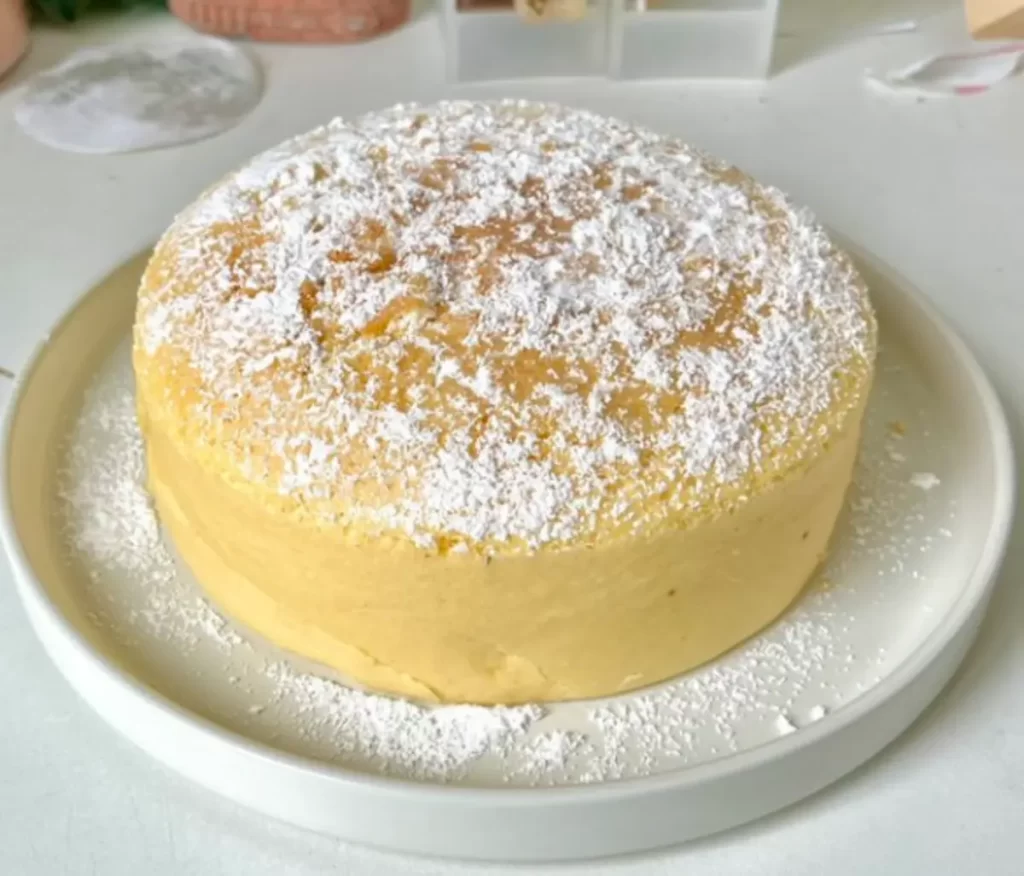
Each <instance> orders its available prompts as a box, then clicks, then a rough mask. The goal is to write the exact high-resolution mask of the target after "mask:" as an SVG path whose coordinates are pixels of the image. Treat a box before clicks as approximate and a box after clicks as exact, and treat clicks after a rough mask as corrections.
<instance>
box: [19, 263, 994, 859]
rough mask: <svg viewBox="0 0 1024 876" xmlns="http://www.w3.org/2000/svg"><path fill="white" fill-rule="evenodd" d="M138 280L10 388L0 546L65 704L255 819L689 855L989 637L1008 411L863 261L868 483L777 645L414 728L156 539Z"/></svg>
mask: <svg viewBox="0 0 1024 876" xmlns="http://www.w3.org/2000/svg"><path fill="white" fill-rule="evenodd" d="M143 261H144V257H139V258H137V259H135V260H133V261H131V262H129V263H128V264H126V265H124V266H122V267H121V268H119V269H118V270H117V271H115V272H114V273H113V274H112V275H111V276H110V277H108V278H107V279H106V280H104V281H103V282H102V283H100V284H99V285H98V286H97V287H96V288H94V289H93V290H91V291H90V292H89V293H88V294H87V295H86V296H85V297H84V298H83V299H82V300H81V301H80V303H79V304H78V305H77V306H76V307H75V308H74V309H73V310H72V311H71V312H70V313H69V314H68V315H67V316H66V317H65V318H64V319H63V320H62V321H61V323H60V324H59V325H58V326H57V328H56V329H55V330H54V332H53V334H52V335H51V337H50V338H49V339H48V340H47V342H46V343H45V344H44V345H43V346H42V347H41V348H40V350H39V351H38V352H37V354H36V355H35V357H34V358H33V360H32V362H31V364H30V365H29V366H28V367H27V369H26V370H25V372H24V373H23V374H22V375H21V378H20V381H19V385H18V388H17V390H16V393H15V396H14V398H13V399H12V402H11V406H10V410H9V414H8V420H7V428H6V435H5V438H6V444H5V447H4V455H3V466H2V468H3V475H4V483H3V497H2V502H0V523H2V533H3V537H4V541H5V543H6V546H7V549H8V553H9V555H10V557H11V561H12V564H13V566H14V569H15V572H16V578H17V582H18V587H19V591H20V593H21V597H22V599H23V601H24V603H25V606H26V608H27V610H28V613H29V616H30V618H31V621H32V623H33V625H34V626H35V628H36V630H37V632H38V634H39V636H40V638H41V639H42V641H43V643H44V644H45V646H46V648H47V650H48V651H49V653H50V655H51V656H52V658H53V659H54V661H55V662H56V664H57V665H58V666H59V668H60V669H61V671H62V672H63V673H64V674H65V676H66V677H67V678H68V680H69V681H70V682H71V684H72V685H73V686H74V687H75V688H77V689H78V691H79V692H80V693H81V694H82V695H83V696H84V697H85V698H86V699H87V700H88V701H89V702H90V703H91V704H92V705H93V706H94V707H95V708H96V710H97V711H98V712H99V713H100V714H102V715H103V716H104V717H105V718H106V719H107V720H108V721H109V722H110V723H111V724H112V725H114V726H115V727H116V728H118V729H119V730H120V731H121V732H123V733H124V734H125V735H126V736H128V737H129V738H130V739H132V740H133V741H135V742H136V743H137V744H138V745H140V746H141V747H143V748H144V749H146V750H147V751H149V752H150V753H151V754H152V755H154V756H155V757H157V758H159V759H160V760H162V761H164V762H165V763H167V764H168V765H170V766H171V767H173V768H174V769H176V770H178V771H180V772H181V773H183V774H185V775H186V776H188V777H190V778H192V779H193V780H195V781H197V782H200V783H202V784H204V785H206V786H207V787H209V788H211V789H212V790H214V791H217V792H219V793H221V794H224V795H226V796H228V797H231V798H233V799H235V800H237V801H239V802H241V803H243V804H245V805H248V806H251V807H253V808H255V809H258V810H261V811H263V812H265V813H267V814H269V815H272V816H274V817H277V818H281V819H284V820H286V821H290V822H293V823H295V824H299V825H302V826H305V827H309V828H312V829H314V830H318V831H323V832H327V833H332V834H336V835H338V836H340V837H343V838H346V839H351V840H356V841H360V842H365V843H370V844H374V845H379V846H386V847H389V848H392V849H400V850H406V851H413V852H421V853H428V854H439V855H452V856H461V857H474V858H493V859H510V860H542V859H559V858H571V857H586V856H599V855H608V854H615V853H622V852H628V851H634V850H640V849H646V848H652V847H656V846H661V845H666V844H670V843H675V842H680V841H683V840H686V839H691V838H694V837H697V836H702V835H705V834H708V833H712V832H714V831H718V830H722V829H724V828H727V827H730V826H733V825H736V824H740V823H742V822H745V821H748V820H750V819H753V818H756V817H758V816H760V815H763V814H765V813H767V812H770V811H772V810H775V809H778V808H781V807H783V806H786V805H788V804H790V803H792V802H794V801H796V800H798V799H800V798H801V797H804V796H806V795H808V794H811V793H813V792H814V791H816V790H818V789H820V788H822V787H824V786H825V785H827V784H829V783H830V782H833V781H834V780H835V779H837V778H838V777H840V776H841V775H843V774H844V773H846V772H848V771H850V770H851V769H853V768H854V767H856V766H857V765H859V764H861V763H862V762H863V761H865V760H866V759H867V758H869V757H870V756H871V755H873V754H874V753H876V752H877V751H879V750H880V749H881V748H882V747H883V746H885V745H886V744H887V743H888V742H890V741H891V740H892V739H893V738H895V737H896V736H897V735H898V734H899V733H900V732H901V731H903V730H904V729H905V728H906V727H907V726H908V725H909V724H910V723H911V722H912V721H913V720H914V718H916V717H917V715H918V714H920V712H921V711H922V709H923V708H924V707H925V706H926V705H927V703H928V702H929V701H930V700H931V699H932V698H933V697H934V696H935V695H936V694H937V693H938V692H939V690H940V689H941V688H942V686H943V685H944V684H945V682H946V681H947V680H948V679H949V677H950V675H951V674H952V673H953V671H954V669H955V668H956V666H957V665H958V664H959V662H960V660H961V659H962V657H963V655H964V653H965V651H966V650H967V648H968V646H969V645H970V643H971V641H972V639H973V638H974V635H975V633H976V632H977V629H978V625H979V621H980V619H981V616H982V613H983V611H984V609H985V605H986V603H987V601H988V597H989V593H990V591H991V587H992V583H993V580H994V577H995V572H996V570H997V567H998V564H999V561H1000V559H1001V556H1002V552H1003V548H1004V544H1005V542H1006V538H1007V533H1008V529H1009V525H1010V521H1011V516H1012V505H1013V489H1014V473H1013V465H1012V456H1011V448H1010V442H1009V437H1008V432H1007V427H1006V424H1005V421H1004V418H1003V414H1002V411H1001V410H1000V407H999V404H998V401H997V400H996V397H995V395H994V394H993V392H992V389H991V388H990V386H989V384H988V382H987V381H986V379H985V377H984V375H983V374H982V372H981V370H980V369H979V367H978V365H977V364H976V362H975V361H974V359H973V358H972V357H971V355H970V353H969V352H968V351H967V350H966V348H965V347H964V345H963V344H962V343H961V342H960V341H959V340H958V339H957V338H956V337H955V336H954V335H953V333H952V332H951V331H950V330H949V329H948V328H946V327H945V325H944V324H943V323H942V321H941V320H940V319H939V318H938V317H937V316H936V315H935V314H934V312H933V311H932V310H931V309H930V307H928V306H927V305H926V304H925V303H924V302H923V300H922V299H921V297H920V296H919V295H918V294H917V293H915V292H913V291H912V290H910V289H909V288H908V287H907V285H906V283H905V282H904V281H902V280H901V279H900V278H898V277H896V276H895V275H893V274H892V272H890V271H888V270H885V269H882V268H881V267H879V266H878V265H874V264H872V263H871V262H870V260H867V259H861V263H862V267H863V269H864V271H865V274H866V276H867V278H868V281H869V283H870V285H871V288H872V293H873V298H874V301H875V304H876V307H877V309H878V312H879V316H880V321H881V325H882V344H883V351H882V353H881V356H880V361H879V369H878V378H877V381H876V388H875V391H874V394H873V398H872V403H871V407H870V412H869V418H868V423H867V427H866V435H865V449H864V452H863V453H862V460H861V463H860V466H859V471H858V476H857V483H856V484H855V487H854V489H853V491H852V495H851V500H850V508H849V510H848V512H847V514H846V516H845V518H844V520H843V521H842V523H841V524H840V529H839V532H838V535H837V539H836V542H835V545H834V547H833V551H832V557H831V559H830V561H829V563H828V566H827V568H826V569H825V570H823V572H822V574H821V575H820V576H819V577H818V579H817V580H816V581H815V582H814V583H813V584H812V585H811V586H810V587H809V588H808V591H807V592H806V593H805V595H804V596H803V597H802V598H801V600H800V602H799V603H798V605H797V606H795V607H794V608H793V609H792V610H791V611H790V612H789V613H788V614H787V615H786V616H785V617H784V618H783V619H782V620H781V621H780V622H779V623H778V624H776V625H775V626H774V627H773V628H772V629H770V630H769V631H767V632H766V633H765V634H764V635H762V636H760V637H758V638H757V639H755V640H753V641H751V642H749V643H747V644H746V645H744V646H742V647H740V648H739V649H737V650H736V651H734V652H733V653H732V654H730V655H727V656H726V657H725V658H723V659H721V660H719V661H716V662H715V663H714V664H712V665H710V666H708V667H705V668H703V669H701V670H698V671H696V672H693V673H690V674H689V675H687V676H685V677H683V678H681V679H678V680H676V681H674V682H670V683H668V684H664V685H660V686H658V687H656V688H653V689H650V690H647V691H642V692H638V693H634V694H631V695H627V696H623V697H619V698H617V699H615V700H613V701H605V702H588V703H567V704H563V705H558V706H555V707H553V708H552V709H550V710H549V711H548V712H547V713H545V714H543V715H541V714H540V713H539V712H533V711H530V710H528V709H526V710H523V709H520V710H514V711H508V712H495V711H493V710H482V709H476V710H474V709H469V710H467V709H461V710H460V709H451V708H448V709H440V710H428V709H420V708H419V707H416V706H411V705H407V704H402V703H398V702H396V701H392V700H387V699H385V698H382V697H375V696H366V695H363V694H360V693H358V692H353V691H351V690H349V689H347V688H345V687H343V686H341V685H339V684H338V683H337V682H336V681H331V680H326V681H325V680H322V679H319V678H317V677H315V676H312V675H309V674H306V670H307V669H308V667H303V666H299V665H297V664H296V663H295V662H294V661H289V660H286V659H285V658H284V657H283V656H282V655H281V654H280V653H278V652H276V651H275V650H274V649H273V648H272V647H270V646H269V645H267V644H265V643H263V642H259V641H255V640H252V639H251V638H250V637H248V636H245V635H239V634H238V633H236V632H235V631H234V630H233V629H232V628H231V627H230V625H228V624H226V623H225V622H224V621H223V620H221V619H220V618H219V617H218V616H217V615H216V613H214V612H213V611H212V609H210V608H209V607H208V606H207V605H206V604H205V602H203V601H202V599H201V597H200V596H199V594H198V591H197V589H196V587H195V584H194V582H193V581H192V579H191V578H190V576H189V575H188V573H187V572H185V571H183V570H181V569H179V568H177V567H176V565H175V564H174V562H173V560H172V559H171V558H170V557H169V555H168V554H167V548H166V546H165V545H164V543H163V542H162V537H161V535H160V532H159V530H158V529H157V528H156V527H155V525H154V523H153V520H152V518H147V514H150V513H151V512H149V510H148V506H147V504H146V501H145V494H144V492H143V491H142V488H141V485H140V476H141V459H140V457H139V455H138V454H139V450H138V439H137V436H136V435H133V432H132V429H133V425H132V424H133V420H132V417H131V409H132V396H131V376H130V365H129V361H128V350H129V346H128V345H129V331H130V325H131V319H132V313H133V303H134V292H135V288H136V284H137V280H138V276H139V272H140V270H141V267H142V264H143ZM147 520H148V527H147ZM529 785H556V786H558V787H533V788H531V787H518V786H529Z"/></svg>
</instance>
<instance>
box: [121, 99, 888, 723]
mask: <svg viewBox="0 0 1024 876" xmlns="http://www.w3.org/2000/svg"><path fill="white" fill-rule="evenodd" d="M875 346H876V331H875V321H874V316H873V314H872V310H871V305H870V302H869V299H868V295H867V291H866V289H865V286H864V283H863V282H862V281H861V279H860V277H859V276H858V274H857V272H856V270H855V269H854V267H853V266H852V264H851V262H850V260H849V258H848V257H847V256H846V255H844V253H843V252H841V251H840V250H839V249H838V248H837V247H836V246H834V245H833V243H832V242H831V241H830V240H829V238H828V236H827V235H826V233H825V232H824V231H823V230H822V229H821V228H820V227H819V226H818V225H817V224H816V223H815V221H814V220H813V218H812V217H811V216H809V215H808V214H807V213H806V212H804V211H802V210H800V209H797V208H795V207H794V206H793V205H792V204H791V203H790V202H789V201H788V200H787V199H786V198H785V197H784V196H783V195H781V194H780V193H779V192H778V191H776V190H775V189H773V188H769V187H766V186H764V185H760V184H758V183H756V182H754V181H753V180H752V179H750V178H749V177H748V176H746V175H745V174H744V173H742V172H740V171H739V170H736V169H735V168H733V167H730V166H728V165H726V164H723V163H720V162H718V161H715V160H713V159H710V158H708V157H707V156H705V155H702V154H701V153H699V152H697V151H695V150H694V149H691V148H689V147H688V146H686V145H684V144H683V143H680V142H679V141H677V140H674V139H671V138H668V137H664V136H660V135H658V134H655V133H652V132H650V131H647V130H644V129H642V128H637V127H634V126H632V125H629V124H626V123H624V122H620V121H614V120H611V119H607V118H603V117H600V116H597V115H594V114H591V113H589V112H580V111H576V110H569V109H564V108H560V107H556V106H550V105H539V104H532V103H523V102H513V101H506V102H495V103H478V102H452V103H441V104H438V105H435V106H427V107H417V106H398V107H395V108H393V109H390V110H387V111H384V112H376V113H371V114H369V115H366V116H363V117H362V118H359V119H357V120H355V121H335V122H332V123H331V124H329V125H327V126H326V127H323V128H320V129H318V130H316V131H313V132H311V133H309V134H306V135H303V136H300V137H297V138H296V139H294V140H291V141H289V142H287V143H285V144H283V145H282V146H280V147H278V148H275V149H272V150H271V151H269V152H267V153H265V154H263V155H261V156H259V157H258V158H256V159H254V160H253V161H252V162H251V163H249V164H248V165H247V166H245V167H244V168H243V169H241V170H240V171H238V172H237V173H235V174H233V175H231V176H229V177H227V178H226V179H224V180H223V181H221V182H219V183H218V184H216V185H214V186H213V187H212V188H211V189H209V190H208V191H207V192H206V193H205V194H203V195H202V196H201V197H200V198H199V200H198V201H197V202H196V203H195V204H194V205H193V206H191V207H190V208H188V209H187V210H186V211H185V212H184V213H183V214H182V215H180V216H179V217H178V218H177V219H176V221H175V222H174V224H173V225H172V227H171V228H170V230H169V231H168V232H167V233H166V235H165V236H164V237H163V239H162V240H161V241H160V243H159V244H158V245H157V247H156V250H155V252H154V253H153V256H152V260H151V261H150V263H149V266H148V268H147V270H146V272H145V275H144V277H143V279H142V283H141V288H140V290H139V300H138V312H137V318H136V325H135V338H134V366H135V373H136V378H137V386H138V411H139V418H140V423H141V427H142V431H143V434H144V436H145V443H146V450H147V459H148V466H149V483H150V487H151V490H152V494H153V498H154V501H155V504H156V507H157V510H158V512H159V514H160V516H161V519H162V521H163V523H164V525H165V526H166V528H167V530H168V531H169V533H170V535H171V537H172V539H173V541H174V543H175V545H176V548H177V550H178V551H179V552H180V554H181V556H182V557H183V559H184V560H185V561H186V563H187V564H188V565H189V566H190V568H191V569H192V570H193V572H194V573H195V576H196V578H197V579H198V580H199V582H200V583H201V585H202V587H203V588H204V589H205V591H206V592H207V594H208V595H209V597H210V598H211V599H212V601H213V602H214V603H215V604H216V605H218V606H220V607H221V608H222V610H223V611H224V612H225V613H226V614H227V615H228V616H229V617H231V618H234V619H235V620H236V621H238V622H239V623H240V624H241V625H243V626H244V627H247V628H249V629H251V630H253V631H256V632H257V633H259V634H262V636H264V637H266V638H267V639H269V640H271V641H272V642H274V643H276V644H278V645H280V646H283V647H284V648H286V649H288V650H290V651H292V652H295V653H297V654H300V655H302V656H304V657H306V658H310V659H312V660H313V661H316V662H318V663H320V664H322V665H325V666H327V667H330V668H332V669H334V670H337V671H338V672H340V673H342V674H343V675H344V676H345V677H347V678H349V679H351V680H354V681H356V682H358V683H361V684H363V685H365V686H367V687H369V688H372V689H376V690H380V691H385V692H390V693H394V694H399V695H405V696H409V697H413V698H417V699H424V700H433V701H443V702H472V703H518V702H524V701H545V700H560V699H572V698H580V697H596V696H603V695H610V694H614V693H616V692H621V691H626V690H629V689H632V688H636V687H639V686H642V685H648V684H651V683H653V682H657V681H660V680H663V679H666V678H669V677H670V676H674V675H676V674H678V673H681V672H683V671H685V670H687V669H690V668H692V667H694V666H697V665H698V664H701V663H704V662H706V661H708V660H710V659H711V658H713V657H715V656H716V655H719V654H721V653H722V652H724V651H726V650H728V649H729V648H732V647H733V646H734V645H736V644H737V643H739V642H740V641H742V640H743V639H745V638H747V637H748V636H751V635H752V634H754V633H756V632H757V631H758V630H760V629H761V628H763V627H764V626H765V625H766V624H768V623H769V622H770V621H772V620H773V619H774V618H776V617H777V616H778V615H779V614H780V613H781V612H782V611H784V610H785V608H786V607H787V606H788V605H789V604H790V603H791V602H792V600H793V599H794V597H795V596H797V594H798V593H799V592H800V590H801V588H802V587H803V586H804V584H805V583H806V582H807V580H808V578H809V576H810V575H811V574H812V572H813V571H814V570H815V567H816V566H817V565H818V564H819V563H820V561H821V560H822V557H823V556H824V555H825V552H826V549H827V546H828V543H829V537H830V535H831V533H832V530H833V527H834V525H835V522H836V518H837V515H838V514H839V512H840V508H841V506H842V504H843V496H844V493H845V491H846V489H847V486H848V485H849V482H850V480H851V477H852V470H853V466H854V461H855V457H856V454H857V447H858V441H859V433H860V428H861V420H862V415H863V413H864V407H865V402H866V400H867V396H868V392H869V389H870V385H871V381H872V376H873V366H874V356H875Z"/></svg>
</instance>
